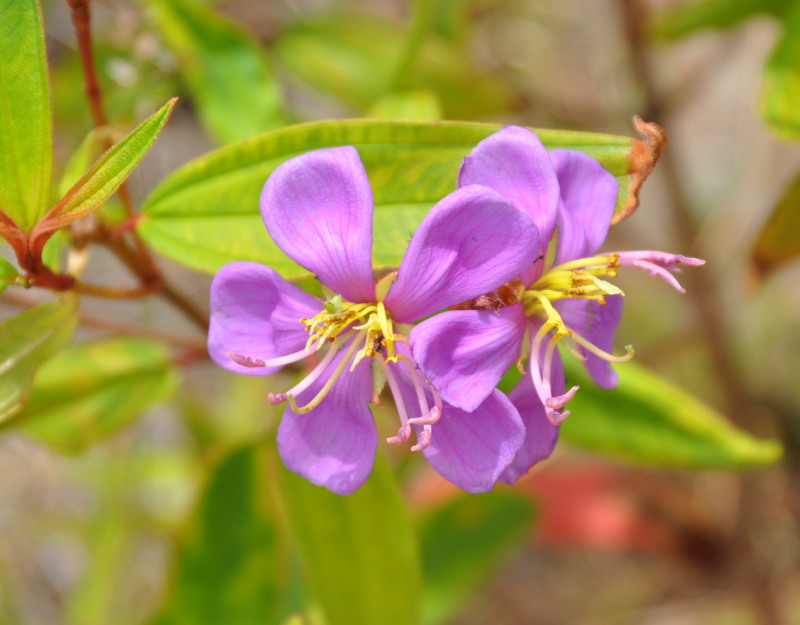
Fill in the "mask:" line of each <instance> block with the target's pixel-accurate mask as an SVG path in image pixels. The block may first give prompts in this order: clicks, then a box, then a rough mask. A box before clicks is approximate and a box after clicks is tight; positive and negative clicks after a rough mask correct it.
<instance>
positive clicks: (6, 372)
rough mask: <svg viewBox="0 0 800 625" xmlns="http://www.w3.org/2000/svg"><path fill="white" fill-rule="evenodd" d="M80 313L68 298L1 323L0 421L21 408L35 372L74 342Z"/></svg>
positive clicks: (38, 307) (71, 297)
mask: <svg viewBox="0 0 800 625" xmlns="http://www.w3.org/2000/svg"><path fill="white" fill-rule="evenodd" d="M77 310H78V298H77V297H74V296H67V297H64V298H62V299H59V300H54V301H52V302H48V303H47V304H41V305H39V306H35V307H33V308H30V309H28V310H26V311H25V312H23V313H21V314H19V315H17V316H15V317H11V318H10V319H6V320H5V321H4V322H3V323H0V422H3V421H5V420H6V419H8V418H9V417H11V416H12V415H13V414H15V413H16V412H18V411H19V410H21V409H22V406H23V404H24V402H25V398H26V395H27V393H28V389H29V387H30V385H31V382H32V381H33V376H34V373H35V372H36V370H37V369H38V368H39V366H40V365H41V364H42V363H44V362H45V361H46V360H47V359H49V358H51V357H53V356H54V355H55V354H57V353H58V352H60V351H61V350H62V349H64V348H65V347H66V346H67V345H68V344H69V342H70V341H71V340H72V335H73V334H74V332H75V327H76V325H77V321H78V317H77Z"/></svg>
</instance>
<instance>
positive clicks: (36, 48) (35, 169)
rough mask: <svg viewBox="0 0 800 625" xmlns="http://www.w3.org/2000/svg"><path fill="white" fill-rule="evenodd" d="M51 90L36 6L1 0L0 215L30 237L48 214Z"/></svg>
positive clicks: (21, 0)
mask: <svg viewBox="0 0 800 625" xmlns="http://www.w3.org/2000/svg"><path fill="white" fill-rule="evenodd" d="M51 117H52V114H51V111H50V86H49V84H48V81H47V60H46V56H45V46H44V30H43V28H42V16H41V12H40V7H39V3H38V2H37V1H36V0H0V210H3V211H5V212H6V213H7V214H8V215H9V216H11V217H12V218H13V219H14V220H15V221H16V222H17V225H18V226H19V227H20V228H21V229H22V230H23V231H25V232H29V231H30V230H31V229H32V228H33V226H34V225H35V224H36V222H37V221H39V218H40V217H41V216H42V215H43V214H44V213H45V212H46V211H47V206H48V205H49V201H50V178H51V176H52V168H53V137H52V121H51Z"/></svg>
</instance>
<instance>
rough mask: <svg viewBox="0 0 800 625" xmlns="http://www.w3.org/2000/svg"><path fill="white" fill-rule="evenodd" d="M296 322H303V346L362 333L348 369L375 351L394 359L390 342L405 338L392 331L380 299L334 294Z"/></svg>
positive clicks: (390, 321)
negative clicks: (358, 301)
mask: <svg viewBox="0 0 800 625" xmlns="http://www.w3.org/2000/svg"><path fill="white" fill-rule="evenodd" d="M300 322H301V323H304V324H305V326H306V331H307V332H308V341H307V342H306V350H311V349H314V350H317V349H320V348H321V347H322V346H323V345H325V343H333V342H334V341H335V340H336V338H337V337H338V336H339V335H341V334H343V333H347V332H350V331H356V332H358V333H359V334H362V335H363V340H364V346H363V347H362V348H361V349H360V350H359V351H358V352H357V353H356V355H355V358H354V359H353V364H352V366H351V367H350V370H351V371H352V370H353V369H354V368H355V366H356V365H357V364H358V363H359V362H360V361H361V360H362V359H363V358H374V357H375V356H377V355H378V354H383V357H384V361H385V362H397V354H396V353H395V349H394V342H395V341H398V340H403V339H405V337H404V336H403V335H402V334H397V333H395V332H394V325H393V323H392V318H391V315H389V314H388V313H387V311H386V307H385V306H384V304H383V302H378V303H376V304H351V303H349V302H343V301H342V300H341V297H339V296H337V297H334V298H332V299H330V300H328V301H327V302H325V308H323V309H322V310H321V311H320V312H319V313H317V314H316V315H314V316H313V317H311V319H305V318H303V319H300ZM354 324H357V325H354ZM354 340H359V339H354Z"/></svg>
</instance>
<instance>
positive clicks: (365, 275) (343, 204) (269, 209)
mask: <svg viewBox="0 0 800 625" xmlns="http://www.w3.org/2000/svg"><path fill="white" fill-rule="evenodd" d="M372 210H373V204H372V189H371V188H370V185H369V179H368V178H367V172H366V171H365V170H364V165H363V164H362V163H361V160H360V159H359V156H358V152H357V151H356V149H355V148H353V147H350V146H347V147H340V148H327V149H323V150H314V151H313V152H307V153H306V154H302V155H301V156H297V157H295V158H292V159H290V160H288V161H286V162H285V163H283V164H282V165H280V166H279V167H278V168H277V169H276V170H275V171H274V172H273V173H272V175H271V176H270V177H269V179H268V180H267V182H266V184H265V185H264V190H263V191H262V193H261V215H262V216H263V218H264V223H265V224H266V226H267V230H268V231H269V234H270V236H271V237H272V238H273V240H274V241H275V243H277V244H278V247H280V248H281V250H283V252H284V253H285V254H286V255H287V256H288V257H289V258H291V259H292V260H293V261H295V262H296V263H297V264H299V265H301V266H303V267H305V268H306V269H308V270H309V271H311V272H313V273H315V274H316V275H317V277H318V278H319V280H320V281H321V282H322V283H323V284H325V285H326V286H328V287H329V288H330V289H332V290H333V291H335V292H337V293H341V294H342V295H343V296H344V298H345V299H347V300H349V301H351V302H371V301H374V300H375V281H374V278H373V273H372Z"/></svg>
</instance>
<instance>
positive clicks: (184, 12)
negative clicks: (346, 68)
mask: <svg viewBox="0 0 800 625" xmlns="http://www.w3.org/2000/svg"><path fill="white" fill-rule="evenodd" d="M146 4H147V5H148V6H149V7H150V9H151V10H152V11H154V12H155V15H156V20H155V25H156V27H157V28H158V30H159V32H160V33H161V36H162V37H163V38H164V40H165V42H166V43H167V45H168V46H169V47H170V48H171V49H172V50H173V51H174V52H175V55H176V56H177V57H178V61H179V63H180V70H181V75H182V77H183V78H184V79H185V81H186V84H187V86H188V87H189V89H190V90H191V93H192V97H193V99H194V101H195V103H196V104H197V109H198V112H199V114H200V119H201V120H202V122H203V124H204V125H205V127H206V128H207V129H208V130H209V132H210V133H211V134H212V135H213V136H214V137H216V139H217V140H219V141H220V142H222V143H229V142H231V141H236V140H238V139H244V138H247V137H250V136H252V135H255V134H257V133H259V132H265V131H267V130H271V129H273V128H277V127H279V126H282V125H283V124H284V123H285V117H284V114H283V105H282V103H281V94H280V91H279V88H278V84H277V82H276V80H275V77H274V75H273V72H272V70H271V69H270V67H269V66H268V65H267V60H266V58H265V56H264V53H263V51H262V50H261V49H260V47H259V45H258V43H257V42H256V41H255V40H254V39H253V38H252V36H251V35H250V34H248V33H247V32H246V31H244V30H243V29H241V28H239V27H237V26H235V25H234V24H232V23H230V22H228V21H227V20H225V19H223V18H222V17H221V16H220V15H218V14H216V13H215V12H214V11H213V10H212V9H210V8H208V7H206V6H203V5H202V4H198V3H197V2H191V1H188V0H150V1H148V2H147V3H146Z"/></svg>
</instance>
